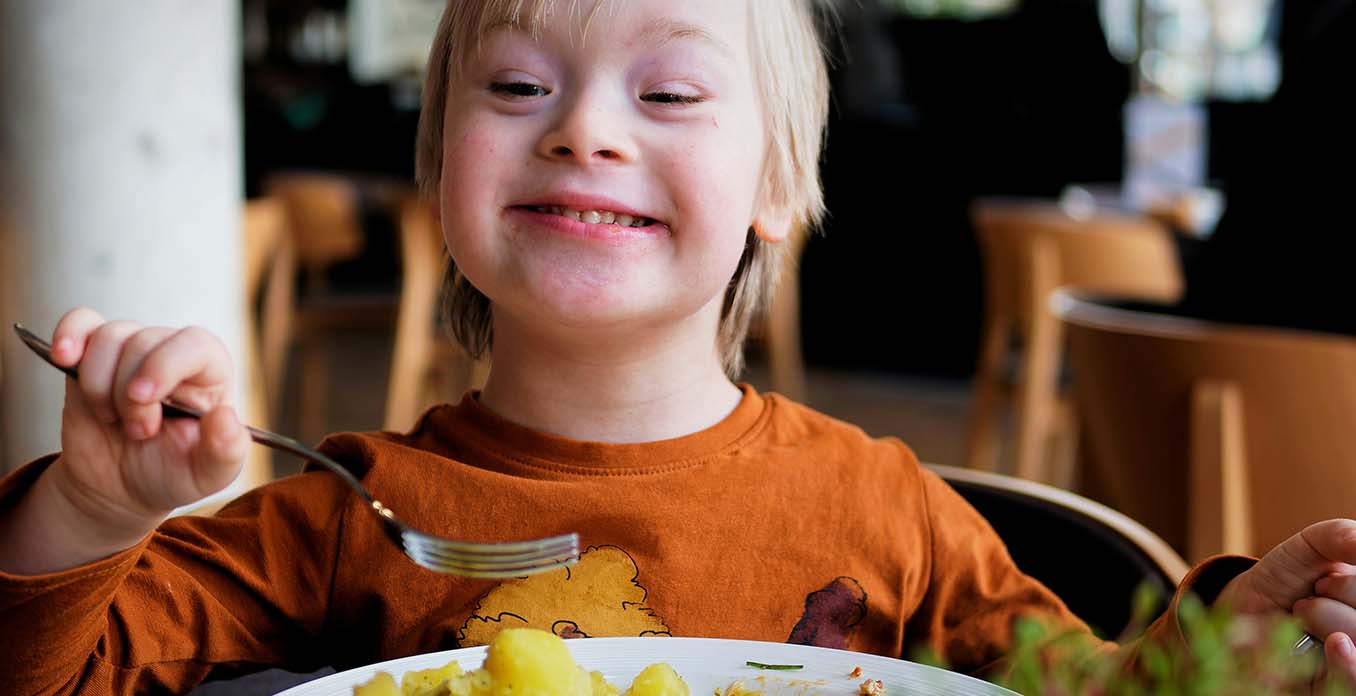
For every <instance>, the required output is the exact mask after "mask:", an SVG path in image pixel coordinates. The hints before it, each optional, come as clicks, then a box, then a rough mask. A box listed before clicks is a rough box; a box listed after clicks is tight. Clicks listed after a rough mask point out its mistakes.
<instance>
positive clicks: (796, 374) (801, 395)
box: [749, 234, 809, 403]
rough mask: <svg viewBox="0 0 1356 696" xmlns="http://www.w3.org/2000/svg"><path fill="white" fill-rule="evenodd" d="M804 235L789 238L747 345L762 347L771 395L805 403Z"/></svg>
mask: <svg viewBox="0 0 1356 696" xmlns="http://www.w3.org/2000/svg"><path fill="white" fill-rule="evenodd" d="M807 241H809V237H808V235H806V234H795V235H791V236H790V237H788V238H787V239H786V241H785V242H783V244H786V245H787V248H786V254H785V255H784V256H783V257H782V267H781V270H780V272H779V273H778V275H777V287H776V289H775V290H774V291H773V293H772V297H771V298H769V299H768V303H767V306H766V307H765V308H764V310H763V313H762V314H761V315H760V316H757V317H755V318H754V320H753V323H752V326H750V327H749V342H750V343H759V342H761V343H762V344H763V346H764V350H765V351H766V353H767V362H768V373H769V374H768V380H769V382H770V386H771V388H772V391H775V392H777V393H779V394H781V395H783V396H786V397H789V398H791V399H794V400H796V401H799V402H802V403H804V402H805V401H806V399H807V398H809V388H808V387H807V386H806V378H805V356H804V352H803V351H802V350H801V337H800V262H801V259H802V258H803V256H804V254H805V244H806V242H807Z"/></svg>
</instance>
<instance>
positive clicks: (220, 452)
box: [193, 405, 250, 496]
mask: <svg viewBox="0 0 1356 696" xmlns="http://www.w3.org/2000/svg"><path fill="white" fill-rule="evenodd" d="M199 432H200V436H199V440H198V446H197V448H196V449H195V450H194V453H193V474H194V478H195V480H196V483H197V486H198V489H199V490H200V491H202V494H203V495H204V496H207V495H211V494H212V493H216V492H217V491H220V490H222V489H223V488H225V487H226V486H228V485H230V483H231V482H232V481H234V480H235V477H236V476H237V475H238V474H239V473H240V468H241V467H242V466H243V465H244V463H245V457H246V455H247V454H249V447H250V437H249V433H248V432H246V430H245V426H243V425H241V424H240V419H239V418H238V417H236V414H235V410H234V409H232V408H231V407H230V406H226V405H220V406H217V407H215V408H213V409H212V410H210V411H208V412H207V413H206V414H204V415H203V418H202V422H201V430H200V431H199Z"/></svg>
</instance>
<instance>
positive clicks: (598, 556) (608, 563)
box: [458, 546, 672, 646]
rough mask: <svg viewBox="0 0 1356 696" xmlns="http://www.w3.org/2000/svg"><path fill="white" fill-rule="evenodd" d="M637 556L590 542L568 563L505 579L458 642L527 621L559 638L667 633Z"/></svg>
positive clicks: (472, 641)
mask: <svg viewBox="0 0 1356 696" xmlns="http://www.w3.org/2000/svg"><path fill="white" fill-rule="evenodd" d="M639 577H640V570H639V568H637V566H636V562H635V559H633V558H631V555H630V554H628V553H626V551H624V550H622V549H621V548H619V547H616V546H590V547H589V548H588V549H586V550H585V551H584V553H583V554H582V555H580V557H579V562H578V563H576V564H574V565H573V566H571V567H569V568H562V569H561V570H557V571H553V572H550V573H543V574H541V575H534V576H531V577H526V578H517V579H513V580H508V581H505V582H503V583H501V584H500V585H498V586H497V587H495V588H494V589H492V590H490V591H489V592H487V593H486V594H485V596H484V597H481V599H480V603H479V604H478V605H477V606H476V608H475V609H474V610H473V611H472V612H471V616H470V617H469V618H467V619H466V623H464V624H463V625H462V627H461V632H460V633H459V634H458V640H459V642H460V644H461V645H462V646H472V645H489V643H490V641H492V640H494V637H495V635H497V634H498V633H499V631H501V630H503V629H505V628H518V627H524V626H530V627H533V628H540V629H542V630H545V631H550V632H552V633H554V634H556V635H558V636H560V637H562V638H588V637H591V636H592V637H599V636H667V635H672V634H670V633H669V628H668V626H666V625H665V624H664V621H663V620H661V619H660V618H659V617H658V616H656V615H655V612H654V611H653V610H652V609H650V608H649V607H647V606H646V605H645V600H646V597H648V595H649V592H648V591H647V590H646V589H645V588H644V587H641V586H640V583H638V582H636V580H637V579H638V578H639Z"/></svg>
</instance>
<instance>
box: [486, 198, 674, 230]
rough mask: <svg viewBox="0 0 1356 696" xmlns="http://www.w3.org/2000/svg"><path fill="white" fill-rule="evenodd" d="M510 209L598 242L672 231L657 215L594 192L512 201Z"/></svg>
mask: <svg viewBox="0 0 1356 696" xmlns="http://www.w3.org/2000/svg"><path fill="white" fill-rule="evenodd" d="M508 210H509V212H511V213H514V214H516V215H517V216H519V217H522V218H524V219H526V220H528V221H530V222H532V223H533V224H534V225H538V226H541V227H544V228H546V229H549V230H553V231H554V232H555V233H557V234H564V235H566V236H569V237H580V238H583V239H593V240H597V241H612V242H621V241H624V240H636V241H639V240H641V239H653V238H654V237H655V235H657V234H660V235H662V234H665V233H667V231H668V226H667V225H666V224H665V223H664V222H663V221H661V220H659V219H657V218H654V217H651V216H649V215H646V214H644V213H642V212H640V211H639V210H636V209H635V208H632V207H630V206H628V205H626V204H625V203H620V202H618V201H615V200H612V199H609V198H606V197H601V196H596V195H591V194H583V193H574V192H564V191H557V192H555V193H552V194H546V195H543V196H541V197H540V198H529V199H527V200H525V201H522V202H519V203H513V204H510V205H509V207H508Z"/></svg>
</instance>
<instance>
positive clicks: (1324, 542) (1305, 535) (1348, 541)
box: [1284, 519, 1356, 565]
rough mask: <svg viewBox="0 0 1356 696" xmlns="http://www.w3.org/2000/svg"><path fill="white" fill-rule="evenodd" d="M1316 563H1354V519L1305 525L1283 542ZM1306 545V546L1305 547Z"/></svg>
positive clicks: (1355, 550) (1355, 548)
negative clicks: (1301, 529)
mask: <svg viewBox="0 0 1356 696" xmlns="http://www.w3.org/2000/svg"><path fill="white" fill-rule="evenodd" d="M1284 544H1285V545H1288V546H1291V547H1292V548H1291V550H1292V551H1294V552H1296V553H1297V554H1299V555H1300V557H1302V558H1308V559H1312V560H1314V562H1316V563H1317V564H1329V565H1335V564H1353V563H1356V520H1344V519H1336V520H1325V521H1323V522H1317V523H1315V524H1311V525H1309V526H1308V527H1305V528H1304V530H1303V531H1301V532H1300V533H1299V534H1297V535H1295V536H1293V537H1291V538H1290V539H1289V540H1287V541H1285V542H1284ZM1306 547H1307V548H1306Z"/></svg>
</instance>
